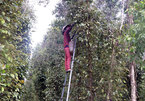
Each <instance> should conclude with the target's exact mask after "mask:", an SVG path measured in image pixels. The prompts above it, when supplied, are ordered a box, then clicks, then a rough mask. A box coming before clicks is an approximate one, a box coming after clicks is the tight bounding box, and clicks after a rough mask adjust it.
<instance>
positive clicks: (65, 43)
mask: <svg viewBox="0 0 145 101" xmlns="http://www.w3.org/2000/svg"><path fill="white" fill-rule="evenodd" d="M70 30H71V27H68V28H67V29H66V30H65V32H64V47H65V46H66V45H69V42H70V41H71V39H70V35H69V31H70Z"/></svg>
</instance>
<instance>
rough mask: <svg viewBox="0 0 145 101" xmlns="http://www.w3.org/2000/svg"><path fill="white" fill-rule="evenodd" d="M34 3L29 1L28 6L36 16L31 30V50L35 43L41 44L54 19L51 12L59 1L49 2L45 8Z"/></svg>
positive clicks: (31, 0)
mask: <svg viewBox="0 0 145 101" xmlns="http://www.w3.org/2000/svg"><path fill="white" fill-rule="evenodd" d="M36 1H37V0H29V5H30V6H32V7H33V10H34V14H35V16H36V22H35V23H34V24H33V28H31V33H32V47H33V48H34V47H35V46H36V45H37V43H40V42H42V40H43V36H44V35H45V34H46V32H47V30H48V28H49V25H50V24H51V22H52V21H53V20H54V19H55V16H54V15H52V11H53V10H54V9H55V6H56V4H57V3H58V2H59V1H60V0H50V2H49V4H48V5H47V6H46V7H44V5H38V3H37V2H36Z"/></svg>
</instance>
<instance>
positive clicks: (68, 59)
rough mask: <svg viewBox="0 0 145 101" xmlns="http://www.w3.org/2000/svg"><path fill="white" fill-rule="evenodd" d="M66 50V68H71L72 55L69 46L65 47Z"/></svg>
mask: <svg viewBox="0 0 145 101" xmlns="http://www.w3.org/2000/svg"><path fill="white" fill-rule="evenodd" d="M64 51H65V70H66V71H67V70H68V69H70V62H71V55H70V51H69V47H66V48H64Z"/></svg>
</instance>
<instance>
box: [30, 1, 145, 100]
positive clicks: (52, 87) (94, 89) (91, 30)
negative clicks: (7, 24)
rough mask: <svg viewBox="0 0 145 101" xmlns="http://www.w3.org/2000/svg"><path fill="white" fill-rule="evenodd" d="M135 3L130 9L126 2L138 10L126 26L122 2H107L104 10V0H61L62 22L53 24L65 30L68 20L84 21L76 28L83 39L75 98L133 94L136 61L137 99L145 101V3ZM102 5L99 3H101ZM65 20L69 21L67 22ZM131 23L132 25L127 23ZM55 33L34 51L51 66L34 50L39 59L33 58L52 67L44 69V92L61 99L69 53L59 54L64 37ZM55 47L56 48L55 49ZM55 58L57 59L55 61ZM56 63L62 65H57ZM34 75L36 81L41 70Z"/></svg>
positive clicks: (75, 76) (129, 11) (76, 66)
mask: <svg viewBox="0 0 145 101" xmlns="http://www.w3.org/2000/svg"><path fill="white" fill-rule="evenodd" d="M102 2H105V1H102ZM134 3H135V5H134ZM134 3H133V4H132V5H131V6H130V8H129V9H127V7H126V6H127V4H125V5H124V6H125V7H124V8H125V9H126V12H127V13H126V14H132V13H133V14H135V15H133V16H134V24H133V25H131V26H130V27H129V28H127V29H126V27H124V28H123V30H122V31H121V30H120V28H119V27H120V26H119V25H120V24H121V19H117V18H116V17H115V15H114V16H113V14H116V13H117V11H119V8H121V7H122V5H121V4H120V3H118V2H117V1H110V2H105V4H106V5H105V7H104V9H103V8H102V9H101V4H100V2H98V1H96V2H95V4H93V2H92V1H91V2H89V1H87V0H86V1H83V0H78V1H75V0H73V1H70V0H63V1H62V2H61V3H59V4H58V6H57V8H56V10H55V14H56V16H57V18H58V19H59V24H58V21H56V22H54V25H55V26H54V25H53V26H52V29H55V28H56V26H57V28H58V29H59V30H61V28H62V25H63V24H65V23H66V24H67V23H72V22H75V21H79V24H77V25H76V26H75V27H74V28H73V30H72V32H74V31H75V30H76V29H77V32H78V41H77V51H76V57H75V64H74V71H73V78H72V86H71V95H70V101H104V100H109V99H111V100H113V101H128V100H129V99H130V86H131V85H130V76H129V62H131V61H135V62H136V66H137V67H136V71H137V87H138V89H137V90H138V92H137V93H138V100H139V101H143V100H144V98H143V96H144V88H145V87H144V85H143V83H144V81H145V80H144V64H143V58H142V56H143V52H144V49H145V48H144V45H143V43H144V38H145V37H144V35H145V34H144V32H143V30H144V27H143V26H142V24H141V23H143V21H144V15H142V16H140V15H141V14H144V6H143V1H141V2H134ZM97 5H99V6H98V7H97ZM102 5H103V3H102ZM111 5H112V6H111ZM116 8H117V9H116ZM132 8H133V9H132ZM98 9H99V10H98ZM100 11H101V12H100ZM109 11H110V12H109ZM64 19H65V22H64V23H63V22H62V21H63V20H64ZM128 19H129V18H127V17H126V19H124V20H125V22H127V20H128ZM138 19H139V20H138ZM117 21H120V22H117ZM126 24H127V25H128V23H126ZM124 26H125V25H124ZM55 30H56V32H55V33H57V36H58V37H59V36H61V32H60V31H58V30H57V29H55ZM51 33H54V32H52V30H49V31H48V35H46V37H45V39H44V42H43V44H42V45H41V46H39V47H43V49H42V48H41V49H40V50H37V51H39V52H34V54H35V55H36V56H38V57H40V55H41V56H42V57H41V58H43V60H45V59H47V66H46V63H45V62H46V61H43V62H42V60H40V59H39V60H38V59H36V56H35V55H34V56H33V59H36V60H32V61H33V62H34V63H33V64H32V65H33V68H34V67H35V68H39V69H40V67H42V66H43V68H42V70H46V71H48V72H47V73H46V72H45V73H46V74H45V73H41V75H42V74H43V75H44V74H45V77H46V81H45V83H46V89H45V90H43V89H41V91H43V93H45V97H44V98H45V100H48V101H49V100H56V101H57V100H58V99H59V97H60V94H61V92H60V90H61V89H62V84H63V82H62V81H63V80H64V74H62V73H63V72H62V69H63V68H64V65H63V61H64V58H63V57H62V56H59V54H63V52H62V50H61V51H59V49H58V48H59V47H60V45H62V44H56V42H57V41H59V42H60V41H62V39H58V38H57V37H55V35H54V34H51ZM54 39H55V40H54ZM46 40H47V42H46ZM46 43H47V44H46ZM52 43H53V44H52ZM54 43H55V44H54ZM39 47H37V49H39ZM52 47H55V48H53V49H52ZM61 48H62V47H61ZM46 49H47V51H46ZM48 50H49V51H48ZM132 52H133V53H135V56H134V55H132V54H130V53H132ZM42 54H43V55H42ZM46 54H47V58H46ZM50 54H51V55H50ZM49 58H50V59H49ZM59 60H61V61H59ZM62 60H63V61H62ZM55 61H57V62H58V63H55ZM36 63H37V64H39V63H41V65H40V66H36V65H35V64H36ZM34 65H35V66H34ZM56 67H59V68H57V69H53V68H56ZM50 68H51V69H50ZM56 70H57V71H56ZM34 71H35V70H34ZM36 71H37V69H36ZM35 73H37V72H35ZM34 77H36V78H35V79H36V80H37V79H38V78H39V76H36V75H34ZM62 79H63V80H62ZM39 83H40V82H38V83H37V84H39ZM40 101H41V100H40Z"/></svg>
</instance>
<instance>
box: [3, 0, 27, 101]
mask: <svg viewBox="0 0 145 101" xmlns="http://www.w3.org/2000/svg"><path fill="white" fill-rule="evenodd" d="M21 5H22V0H19V1H15V0H1V1H0V100H1V101H8V100H10V99H11V101H19V100H20V96H21V94H22V88H23V84H24V75H25V72H26V70H27V68H28V61H29V54H30V47H29V45H30V37H29V35H28V31H29V20H28V18H25V17H24V16H23V15H22V13H21V12H22V7H21Z"/></svg>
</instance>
